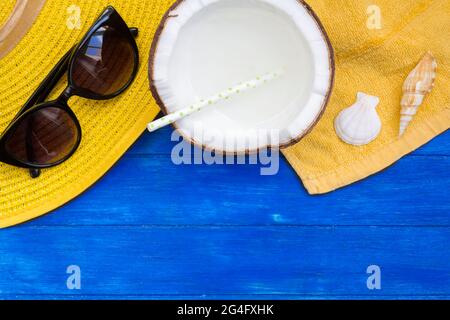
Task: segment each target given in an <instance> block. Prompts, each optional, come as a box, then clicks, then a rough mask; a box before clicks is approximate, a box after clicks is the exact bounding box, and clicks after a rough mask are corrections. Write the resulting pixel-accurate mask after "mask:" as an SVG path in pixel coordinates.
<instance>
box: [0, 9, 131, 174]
mask: <svg viewBox="0 0 450 320" xmlns="http://www.w3.org/2000/svg"><path fill="white" fill-rule="evenodd" d="M104 25H110V26H114V27H115V28H118V27H120V28H123V29H122V30H117V31H118V32H120V33H121V34H123V35H124V36H125V37H126V38H127V40H128V42H129V44H131V46H132V49H133V59H134V69H133V72H132V74H131V77H130V79H129V81H128V82H127V83H126V84H125V85H124V86H123V87H122V88H121V89H119V90H117V91H116V92H114V93H112V94H109V95H99V94H96V93H94V92H91V91H89V90H87V89H84V88H80V87H78V86H76V85H75V84H74V81H73V77H72V75H73V65H74V61H75V57H76V55H77V54H78V52H79V50H80V49H81V48H82V47H83V46H84V45H85V44H86V43H87V41H89V40H90V39H91V37H92V36H93V35H94V34H95V32H97V31H98V30H99V29H100V28H101V27H103V26H104ZM137 35H138V29H137V28H128V26H127V24H126V22H125V21H124V20H123V19H122V17H121V16H120V15H119V13H118V12H117V11H116V10H115V9H114V7H112V6H108V7H107V8H106V9H105V10H104V12H103V13H102V14H101V15H100V17H99V18H98V19H97V20H96V22H95V23H94V24H93V25H92V26H91V27H90V28H89V31H88V32H87V33H86V35H85V36H84V37H83V39H82V40H81V41H80V42H79V43H78V44H77V45H76V46H74V47H73V48H72V49H71V50H69V51H68V52H67V53H66V54H65V55H64V57H63V58H61V60H60V61H59V62H58V63H57V65H56V66H55V67H54V68H53V69H52V71H50V73H49V75H48V76H47V77H46V78H45V79H44V80H43V82H42V83H41V84H40V85H39V87H38V88H37V89H36V91H35V92H34V93H33V95H32V96H31V97H30V99H29V100H28V101H27V103H26V104H25V105H24V106H23V107H22V109H21V110H20V111H19V113H18V114H17V115H16V116H15V118H14V119H13V121H12V122H11V123H10V125H9V126H8V127H7V128H6V129H5V131H4V133H3V134H2V135H1V136H0V162H3V163H6V164H9V165H12V166H16V167H19V168H26V169H30V173H31V176H32V177H33V178H36V177H38V176H39V175H40V169H46V168H51V167H55V166H58V165H60V164H62V163H63V162H65V161H67V160H68V159H69V158H71V157H72V156H73V155H74V154H75V152H76V151H77V150H78V148H79V146H80V144H81V139H82V129H81V125H80V122H79V121H78V118H77V117H76V115H75V113H74V112H73V111H72V109H71V108H70V106H69V104H68V100H69V99H70V98H71V97H73V96H79V97H82V98H86V99H89V100H109V99H112V98H115V97H117V96H119V95H120V94H122V93H123V92H124V91H126V90H127V89H128V88H129V87H130V85H131V84H132V83H133V81H134V80H135V79H136V75H137V72H138V70H139V50H138V47H137V44H136V40H135V37H137ZM66 73H67V77H68V86H67V87H66V89H65V90H64V91H63V92H62V93H61V95H60V96H59V97H58V98H57V99H56V100H54V101H49V102H44V101H45V100H46V99H47V97H48V96H49V94H50V93H51V91H52V90H53V89H54V88H55V86H56V85H57V83H58V82H59V81H60V80H61V78H62V77H63V76H64V74H66ZM45 108H56V109H61V110H63V111H64V112H66V113H67V115H68V116H69V117H70V118H71V119H72V121H73V122H74V124H75V126H76V129H77V130H78V136H77V141H76V142H75V145H74V147H73V149H72V150H71V152H70V153H69V154H67V155H66V156H65V157H64V158H62V159H61V160H59V161H57V162H54V163H51V164H35V163H29V162H25V161H20V160H18V159H15V158H14V157H13V156H11V155H10V154H9V153H8V151H7V150H6V142H7V141H8V139H9V138H10V136H11V135H12V134H14V132H15V129H16V128H17V127H18V126H19V125H20V123H21V121H22V120H23V119H24V118H26V117H27V116H28V115H30V114H33V113H35V112H37V111H39V110H42V109H45Z"/></svg>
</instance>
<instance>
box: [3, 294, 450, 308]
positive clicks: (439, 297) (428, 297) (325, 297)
mask: <svg viewBox="0 0 450 320" xmlns="http://www.w3.org/2000/svg"><path fill="white" fill-rule="evenodd" d="M370 299H374V295H373V294H369V295H332V294H328V295H325V294H323V295H284V294H281V295H280V294H279V295H270V294H269V295H261V294H254V295H247V294H243V295H239V294H233V295H81V294H80V295H62V294H56V295H47V294H44V295H26V294H25V295H0V300H175V301H178V300H183V301H184V300H263V301H266V300H275V301H277V300H370ZM376 299H377V300H378V299H379V300H450V295H424V296H420V295H376ZM183 303H184V302H183ZM181 306H183V304H181Z"/></svg>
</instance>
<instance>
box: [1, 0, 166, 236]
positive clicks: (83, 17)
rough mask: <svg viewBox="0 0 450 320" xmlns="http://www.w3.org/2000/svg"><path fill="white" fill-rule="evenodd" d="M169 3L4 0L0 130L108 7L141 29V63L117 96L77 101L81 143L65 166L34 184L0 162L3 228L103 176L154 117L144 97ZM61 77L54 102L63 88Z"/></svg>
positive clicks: (24, 173)
mask: <svg viewBox="0 0 450 320" xmlns="http://www.w3.org/2000/svg"><path fill="white" fill-rule="evenodd" d="M172 2H173V1H172V0H145V1H143V0H95V1H93V0H48V1H45V0H1V1H0V131H1V132H3V130H4V129H5V128H6V127H7V126H8V124H9V123H10V122H11V121H12V119H13V118H14V116H15V115H16V113H17V112H18V111H19V109H20V108H21V106H22V105H23V104H24V103H25V102H26V101H27V99H28V98H29V96H30V95H31V94H32V93H33V92H34V90H35V89H36V88H37V87H38V86H39V84H40V83H41V81H42V80H43V79H44V77H45V76H46V75H47V74H48V73H49V71H50V70H51V69H52V68H53V67H54V66H55V64H56V63H57V62H58V61H59V59H60V58H61V57H62V56H63V55H64V54H65V52H67V51H68V50H69V49H70V48H71V47H72V46H73V45H74V44H76V43H78V41H80V40H81V38H82V36H83V35H84V34H85V32H86V31H87V29H88V28H89V27H90V26H91V25H92V24H93V23H94V21H95V20H96V18H97V17H98V15H99V14H101V13H102V11H103V9H104V8H105V7H106V6H107V5H112V6H114V7H115V8H116V9H117V11H118V12H119V13H120V15H121V16H122V17H123V18H124V20H125V21H126V22H127V24H128V25H129V26H130V27H138V28H139V36H138V38H137V44H138V47H139V53H140V58H141V65H140V68H139V72H138V75H137V78H136V80H135V82H134V83H133V85H132V86H131V87H130V88H129V89H128V90H127V91H126V92H125V93H124V94H122V95H120V96H119V97H117V98H115V99H112V100H107V101H92V100H87V99H84V98H78V97H74V98H72V99H71V100H70V103H69V104H70V107H71V108H72V110H73V111H74V112H75V114H76V115H77V118H78V119H79V121H80V124H81V127H82V130H83V141H82V143H81V146H80V148H79V149H78V151H77V152H76V153H75V155H74V156H73V157H72V158H70V159H69V160H68V161H67V162H65V163H64V164H62V165H60V166H57V167H55V168H52V169H45V170H43V172H42V175H41V177H39V178H38V179H31V178H30V175H29V172H28V170H24V169H19V168H16V167H12V166H9V165H6V164H1V163H0V227H7V226H11V225H14V224H17V223H21V222H24V221H26V220H29V219H32V218H35V217H38V216H40V215H43V214H45V213H48V212H49V211H52V210H54V209H56V208H58V207H60V206H62V205H63V204H65V203H67V202H68V201H70V200H71V199H73V198H75V197H76V196H78V195H79V194H80V193H82V192H83V191H84V190H86V189H87V188H88V187H89V186H91V185H92V184H93V183H95V182H96V181H97V180H98V179H99V178H101V177H102V176H103V175H104V174H105V173H106V172H107V171H108V169H110V168H111V166H113V165H114V163H115V162H116V161H117V160H118V159H119V158H120V157H121V156H122V155H123V154H124V153H125V152H126V150H127V149H128V148H129V147H130V146H131V145H132V144H133V143H134V142H135V141H136V139H137V138H138V137H139V136H140V135H141V134H142V132H143V131H144V129H145V127H146V124H147V123H148V122H149V121H151V120H152V118H154V117H155V116H156V114H157V113H158V111H159V109H158V108H157V106H156V104H155V102H154V101H153V98H152V95H151V93H150V91H149V85H148V77H147V74H148V71H147V64H146V60H147V59H148V53H149V50H150V46H151V41H152V38H153V35H154V33H155V31H156V28H157V26H158V24H159V21H160V19H161V17H162V16H163V15H164V12H165V11H166V10H167V9H168V8H169V7H170V5H171V4H172ZM66 78H67V77H65V79H64V81H61V83H60V84H59V85H58V87H57V88H55V90H54V92H53V95H54V96H52V97H50V98H53V97H55V96H56V95H58V94H60V93H61V92H62V91H63V90H64V88H65V86H66V85H67V81H66Z"/></svg>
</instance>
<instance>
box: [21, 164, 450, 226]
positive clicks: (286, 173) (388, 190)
mask: <svg viewBox="0 0 450 320" xmlns="http://www.w3.org/2000/svg"><path fill="white" fill-rule="evenodd" d="M449 171H450V157H447V156H433V157H416V158H411V157H409V158H405V159H403V160H401V161H400V162H398V163H397V164H396V165H394V166H393V167H391V168H389V169H388V170H386V171H384V172H383V173H380V174H378V175H376V176H373V177H371V178H369V179H367V180H365V181H362V182H360V183H357V184H355V185H353V186H350V187H348V188H344V189H342V190H338V191H336V192H334V193H331V194H328V195H323V196H310V195H308V194H307V193H306V192H305V190H304V188H303V187H302V185H301V182H300V181H299V179H298V178H297V176H296V174H295V173H294V172H293V170H292V169H291V168H290V167H289V165H287V164H286V163H285V162H284V161H283V162H282V163H281V168H280V172H279V174H278V175H276V176H260V171H259V167H258V166H251V165H246V166H241V165H237V166H225V165H218V166H207V165H185V166H176V165H174V164H172V162H171V159H170V157H169V156H167V155H160V156H156V155H152V156H148V157H145V158H141V157H140V156H139V157H131V156H130V157H125V158H124V159H123V160H121V161H120V162H119V164H118V165H117V166H116V167H115V168H114V169H113V170H112V171H111V172H110V173H109V174H108V175H107V176H106V177H105V178H104V179H102V180H101V181H100V182H99V183H98V185H96V186H95V187H94V188H92V189H90V190H89V191H88V192H87V193H86V194H85V195H83V196H81V197H80V198H78V199H76V200H75V201H73V202H72V203H70V204H69V205H67V206H65V207H63V208H62V209H60V210H58V211H56V212H55V213H54V214H51V215H48V216H45V217H43V218H41V219H38V220H35V221H33V222H32V223H31V224H29V225H30V226H40V225H416V226H420V225H427V226H434V225H442V226H448V225H450V215H449V214H448V213H449V212H450V200H449V190H450V179H449V177H448V172H449Z"/></svg>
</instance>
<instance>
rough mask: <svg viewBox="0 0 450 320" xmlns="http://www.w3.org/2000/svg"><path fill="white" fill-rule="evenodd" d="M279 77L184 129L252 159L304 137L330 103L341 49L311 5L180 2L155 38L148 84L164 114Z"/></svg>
mask: <svg viewBox="0 0 450 320" xmlns="http://www.w3.org/2000/svg"><path fill="white" fill-rule="evenodd" d="M275 70H283V71H282V74H281V76H278V77H276V79H273V80H271V81H270V82H268V83H265V84H264V85H261V86H257V87H256V86H255V88H253V89H251V90H243V92H242V93H240V94H239V95H237V96H236V95H235V96H233V98H231V99H228V98H229V97H228V96H226V95H223V96H224V97H226V99H225V98H224V99H223V100H222V101H215V103H214V105H211V106H210V107H208V108H204V109H202V110H201V111H199V112H198V113H195V114H193V115H190V116H189V117H186V118H184V119H181V120H179V121H177V122H176V123H175V127H176V128H177V130H178V131H179V133H180V134H181V135H182V136H183V137H184V138H186V139H187V140H189V141H192V142H193V143H195V144H197V145H200V146H203V147H206V148H208V149H214V150H216V151H224V152H227V153H244V152H247V153H251V152H255V151H257V150H259V149H260V148H264V147H267V146H271V147H285V146H288V145H290V144H292V143H294V142H296V141H298V140H300V139H301V138H302V137H304V136H305V135H306V134H307V133H308V132H309V131H310V130H311V129H312V127H313V126H314V125H315V124H316V123H317V122H318V120H319V119H320V116H321V115H322V114H323V112H324V110H325V108H326V105H327V103H328V100H329V97H330V94H331V91H332V87H333V81H334V59H333V49H332V47H331V45H330V42H329V40H328V37H327V35H326V33H325V31H324V29H323V27H322V25H321V23H320V22H319V20H318V18H317V16H316V15H315V14H314V13H313V11H312V10H311V8H310V7H309V6H308V5H306V4H305V3H304V2H301V1H299V0H180V1H178V2H177V3H175V4H174V5H173V7H172V8H171V9H170V10H169V11H168V12H167V13H166V15H165V16H164V18H163V21H162V22H161V25H160V27H159V29H158V31H157V34H156V36H155V39H154V42H153V45H152V49H151V54H150V67H149V78H150V85H151V90H152V93H153V95H154V97H155V99H156V100H157V102H158V104H159V105H160V107H161V109H162V110H163V112H164V113H166V114H171V113H175V112H177V111H179V110H183V109H186V107H188V106H190V105H194V106H195V105H198V104H201V103H202V101H203V99H205V98H208V97H211V96H218V97H220V96H222V94H221V92H224V90H226V88H230V90H231V88H236V87H239V84H242V83H245V81H246V80H248V79H260V76H261V77H264V75H267V74H268V73H270V72H275ZM277 72H278V71H277ZM255 77H256V78H255ZM238 93H239V92H238Z"/></svg>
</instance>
